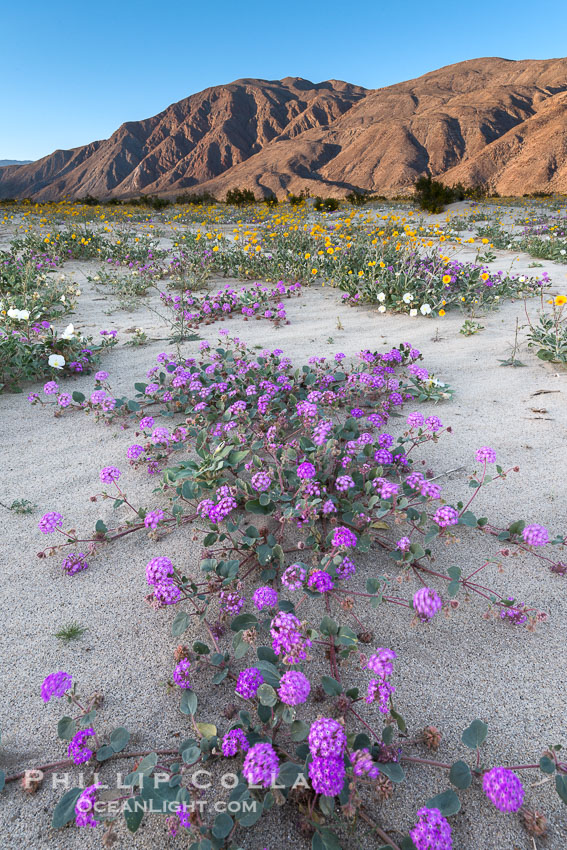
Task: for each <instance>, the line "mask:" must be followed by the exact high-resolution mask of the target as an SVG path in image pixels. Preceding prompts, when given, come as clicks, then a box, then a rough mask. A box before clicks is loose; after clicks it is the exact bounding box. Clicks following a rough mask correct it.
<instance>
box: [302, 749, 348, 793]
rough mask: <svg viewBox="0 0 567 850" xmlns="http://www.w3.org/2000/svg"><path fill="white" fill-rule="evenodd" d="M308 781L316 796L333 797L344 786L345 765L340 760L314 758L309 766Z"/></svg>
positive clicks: (322, 757)
mask: <svg viewBox="0 0 567 850" xmlns="http://www.w3.org/2000/svg"><path fill="white" fill-rule="evenodd" d="M309 779H310V780H311V786H312V788H313V790H314V791H315V793H316V794H324V795H325V796H326V797H334V796H336V795H337V794H340V793H341V791H342V790H343V786H344V784H345V765H344V761H343V759H342V758H325V757H324V756H315V757H314V758H313V759H312V761H311V762H310V764H309Z"/></svg>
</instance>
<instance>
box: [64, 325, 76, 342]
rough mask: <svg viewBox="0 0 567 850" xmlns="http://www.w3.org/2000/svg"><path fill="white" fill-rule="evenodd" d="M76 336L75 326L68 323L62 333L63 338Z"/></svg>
mask: <svg viewBox="0 0 567 850" xmlns="http://www.w3.org/2000/svg"><path fill="white" fill-rule="evenodd" d="M74 336H75V328H74V327H73V325H67V327H66V328H65V330H64V331H63V333H62V334H61V339H73V338H74Z"/></svg>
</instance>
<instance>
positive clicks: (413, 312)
mask: <svg viewBox="0 0 567 850" xmlns="http://www.w3.org/2000/svg"><path fill="white" fill-rule="evenodd" d="M409 314H410V316H411V317H412V318H413V317H414V316H417V310H416V309H415V308H414V309H413V310H410V311H409Z"/></svg>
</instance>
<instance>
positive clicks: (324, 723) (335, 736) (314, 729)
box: [307, 717, 347, 758]
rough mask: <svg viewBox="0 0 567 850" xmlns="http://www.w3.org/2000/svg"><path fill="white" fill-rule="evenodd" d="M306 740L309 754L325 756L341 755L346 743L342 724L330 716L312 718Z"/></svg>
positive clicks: (338, 756)
mask: <svg viewBox="0 0 567 850" xmlns="http://www.w3.org/2000/svg"><path fill="white" fill-rule="evenodd" d="M307 740H308V743H309V751H310V753H311V755H312V756H324V757H325V758H328V757H332V758H340V757H342V755H343V753H344V751H345V749H346V745H347V739H346V734H345V730H344V726H343V725H342V724H341V723H339V721H338V720H334V719H333V718H332V717H320V718H318V719H317V720H314V721H313V723H312V724H311V729H310V730H309V737H308V739H307Z"/></svg>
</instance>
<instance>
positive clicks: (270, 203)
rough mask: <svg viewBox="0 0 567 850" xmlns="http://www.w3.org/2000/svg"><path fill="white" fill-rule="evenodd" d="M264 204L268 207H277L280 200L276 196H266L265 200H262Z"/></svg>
mask: <svg viewBox="0 0 567 850" xmlns="http://www.w3.org/2000/svg"><path fill="white" fill-rule="evenodd" d="M262 203H263V204H266V206H267V207H277V205H278V199H277V198H276V196H275V195H266V197H265V198H262Z"/></svg>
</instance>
